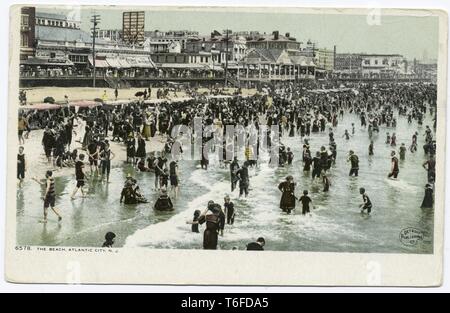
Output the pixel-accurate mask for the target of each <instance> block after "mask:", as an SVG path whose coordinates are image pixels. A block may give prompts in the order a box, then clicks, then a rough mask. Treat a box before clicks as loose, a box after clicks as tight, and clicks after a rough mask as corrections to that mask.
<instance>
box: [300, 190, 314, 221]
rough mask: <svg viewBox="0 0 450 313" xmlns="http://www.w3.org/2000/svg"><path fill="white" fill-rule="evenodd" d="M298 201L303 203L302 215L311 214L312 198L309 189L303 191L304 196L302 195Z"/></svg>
mask: <svg viewBox="0 0 450 313" xmlns="http://www.w3.org/2000/svg"><path fill="white" fill-rule="evenodd" d="M298 201H299V202H301V203H302V215H305V214H306V213H309V214H310V213H311V211H310V209H309V204H310V203H311V204H312V200H311V198H310V197H309V196H308V190H304V191H303V196H301V197H300V199H299V200H298Z"/></svg>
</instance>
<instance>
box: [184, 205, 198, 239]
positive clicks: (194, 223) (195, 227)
mask: <svg viewBox="0 0 450 313" xmlns="http://www.w3.org/2000/svg"><path fill="white" fill-rule="evenodd" d="M200 214H201V211H200V210H195V211H194V217H193V219H192V222H190V221H187V222H186V224H191V225H192V226H191V231H192V232H193V233H199V232H200V231H199V230H198V218H199V217H200Z"/></svg>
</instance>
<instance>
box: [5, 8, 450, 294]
mask: <svg viewBox="0 0 450 313" xmlns="http://www.w3.org/2000/svg"><path fill="white" fill-rule="evenodd" d="M10 25H11V26H10V42H9V51H10V69H9V73H10V74H9V77H10V81H9V84H10V88H9V103H8V116H9V118H8V143H9V145H8V151H7V153H8V173H7V174H8V175H7V176H8V177H7V188H8V190H7V206H6V215H7V242H6V252H5V254H6V260H5V261H6V279H7V280H8V281H10V282H19V283H81V284H91V283H116V284H188V285H325V286H329V285H345V286H350V285H358V286H368V285H370V286H438V285H440V284H441V281H442V256H443V230H444V229H443V228H444V184H445V167H444V164H445V136H446V120H445V116H446V98H447V89H446V86H447V13H446V12H444V11H439V10H425V9H424V10H404V9H403V10H396V9H388V8H386V9H381V8H377V9H370V8H367V9H342V8H341V9H332V8H327V9H325V8H321V9H318V8H317V9H313V8H286V7H285V8H274V7H272V8H257V7H255V8H249V7H247V8H245V7H242V8H240V7H201V8H200V7H151V6H148V7H131V6H55V5H53V6H44V5H37V6H36V5H17V6H13V7H11V10H10Z"/></svg>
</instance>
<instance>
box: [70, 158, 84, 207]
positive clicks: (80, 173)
mask: <svg viewBox="0 0 450 313" xmlns="http://www.w3.org/2000/svg"><path fill="white" fill-rule="evenodd" d="M78 158H79V159H78V161H76V162H75V179H76V180H77V186H76V187H75V190H74V191H73V192H72V196H71V197H70V199H71V200H74V199H75V195H76V194H77V192H78V190H81V195H82V196H83V197H84V196H85V195H84V190H83V186H84V183H85V180H86V175H85V174H84V170H83V169H84V154H80V156H79V157H78Z"/></svg>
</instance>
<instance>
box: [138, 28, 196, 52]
mask: <svg viewBox="0 0 450 313" xmlns="http://www.w3.org/2000/svg"><path fill="white" fill-rule="evenodd" d="M198 34H199V33H198V32H197V31H189V30H169V31H159V30H155V31H149V32H145V38H146V42H147V41H148V42H149V43H150V42H151V43H152V45H154V46H157V45H160V46H161V47H168V46H170V45H173V44H174V43H175V44H178V45H179V47H180V50H181V51H180V52H184V51H185V50H186V45H187V42H188V41H190V40H195V39H197V38H198ZM152 52H157V51H152Z"/></svg>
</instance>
